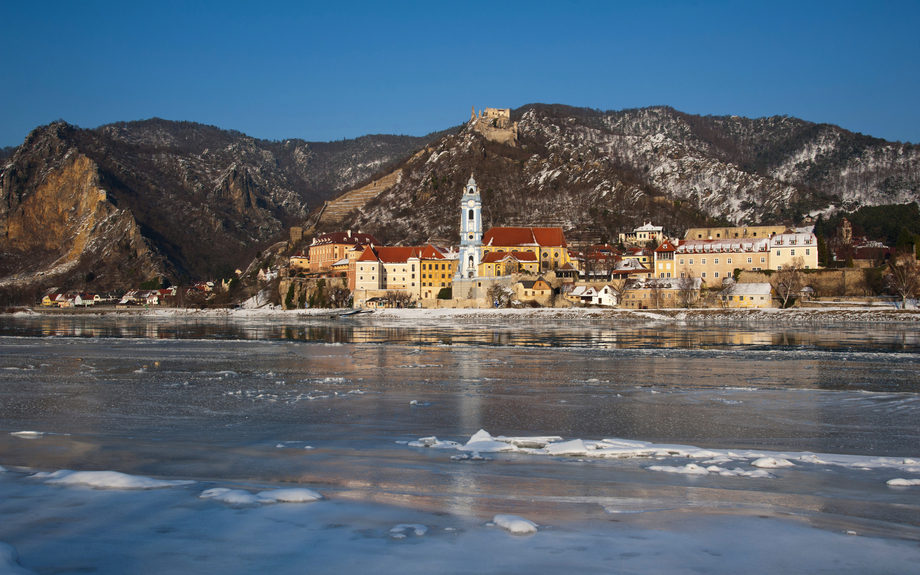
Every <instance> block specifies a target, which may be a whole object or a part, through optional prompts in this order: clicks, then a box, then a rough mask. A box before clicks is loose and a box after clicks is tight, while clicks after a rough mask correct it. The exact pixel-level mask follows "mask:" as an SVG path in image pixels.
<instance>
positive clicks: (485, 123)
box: [470, 106, 518, 145]
mask: <svg viewBox="0 0 920 575" xmlns="http://www.w3.org/2000/svg"><path fill="white" fill-rule="evenodd" d="M470 126H471V127H472V128H473V129H474V130H476V131H477V132H479V133H480V134H482V135H483V136H485V137H486V139H489V140H492V141H493V142H498V143H500V144H511V145H514V142H516V141H517V139H518V123H517V122H512V121H511V109H510V108H486V109H485V110H480V111H479V114H478V115H477V114H476V107H475V106H473V107H472V112H471V114H470Z"/></svg>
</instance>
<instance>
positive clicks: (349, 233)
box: [348, 230, 351, 238]
mask: <svg viewBox="0 0 920 575" xmlns="http://www.w3.org/2000/svg"><path fill="white" fill-rule="evenodd" d="M348 237H349V238H350V237H351V230H348Z"/></svg>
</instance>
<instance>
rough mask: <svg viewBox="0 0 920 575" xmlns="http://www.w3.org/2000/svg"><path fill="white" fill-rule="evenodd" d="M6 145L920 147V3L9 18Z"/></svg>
mask: <svg viewBox="0 0 920 575" xmlns="http://www.w3.org/2000/svg"><path fill="white" fill-rule="evenodd" d="M0 15H2V17H0V54H3V61H4V63H5V66H4V67H3V75H2V77H3V82H2V86H0V146H10V145H18V144H20V143H22V141H23V139H24V138H25V137H26V135H27V134H28V133H29V131H31V130H32V129H33V128H35V127H37V126H39V125H42V124H47V123H49V122H51V121H54V120H56V119H58V118H62V119H64V120H66V121H68V122H70V123H72V124H76V125H78V126H81V127H87V128H89V127H96V126H99V125H101V124H106V123H110V122H115V121H122V120H124V121H131V120H141V119H146V118H151V117H160V118H166V119H170V120H190V121H195V122H200V123H203V124H213V125H216V126H219V127H221V128H226V129H235V130H239V131H241V132H244V133H247V134H249V135H251V136H254V137H258V138H266V139H272V140H281V139H285V138H303V139H305V140H310V141H329V140H338V139H342V138H354V137H357V136H360V135H364V134H376V133H387V134H410V135H424V134H426V133H429V132H433V131H437V130H441V129H445V128H448V127H451V126H455V125H458V124H460V123H462V122H464V121H466V120H467V119H468V118H469V112H470V108H471V106H475V107H476V109H477V110H479V109H481V108H485V107H500V108H516V107H518V106H521V105H524V104H528V103H534V102H542V103H562V104H568V105H572V106H585V107H590V108H599V109H602V110H620V109H623V108H633V107H645V106H652V105H660V104H665V105H669V106H672V107H674V108H676V109H678V110H681V111H684V112H689V113H694V114H713V115H728V114H736V115H740V116H747V117H761V116H772V115H777V114H787V115H789V116H795V117H798V118H802V119H805V120H810V121H814V122H829V123H832V124H837V125H840V126H842V127H844V128H846V129H849V130H852V131H856V132H862V133H864V134H869V135H872V136H876V137H880V138H885V139H889V140H901V141H911V142H914V143H917V142H920V105H918V104H920V33H918V30H920V1H917V0H914V1H909V2H884V1H881V2H847V1H838V2H823V1H806V2H784V1H770V2H742V1H734V2H702V1H700V2H694V1H686V2H615V1H612V0H611V1H607V2H591V1H577V0H576V1H571V2H540V1H531V2H506V3H501V2H495V3H490V2H475V1H470V2H464V3H457V4H453V3H442V2H424V3H422V2H419V3H412V2H397V3H392V4H385V3H382V2H348V1H342V2H334V3H322V4H320V3H311V2H274V3H265V4H264V5H258V4H257V3H255V2H233V1H229V0H228V1H224V2H214V3H207V2H198V3H195V2H169V1H166V2H152V3H144V4H141V3H132V2H127V3H125V2H92V1H90V2H15V3H14V2H11V1H7V2H4V5H3V10H2V12H0Z"/></svg>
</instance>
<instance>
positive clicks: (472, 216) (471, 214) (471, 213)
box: [470, 210, 476, 220]
mask: <svg viewBox="0 0 920 575" xmlns="http://www.w3.org/2000/svg"><path fill="white" fill-rule="evenodd" d="M470 219H471V220H473V219H476V216H474V215H473V210H470Z"/></svg>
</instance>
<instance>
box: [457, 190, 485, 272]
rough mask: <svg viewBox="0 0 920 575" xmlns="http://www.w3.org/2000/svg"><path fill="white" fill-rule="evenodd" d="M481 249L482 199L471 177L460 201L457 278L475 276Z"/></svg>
mask: <svg viewBox="0 0 920 575" xmlns="http://www.w3.org/2000/svg"><path fill="white" fill-rule="evenodd" d="M481 247H482V198H481V197H480V196H479V188H478V187H477V186H476V180H474V179H473V176H472V175H471V176H470V181H469V182H467V184H466V188H465V189H464V191H463V196H462V197H461V199H460V262H459V263H460V265H459V266H457V277H461V278H472V277H475V276H476V274H477V270H478V269H479V255H480V253H481V251H482V250H481V249H480V248H481Z"/></svg>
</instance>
